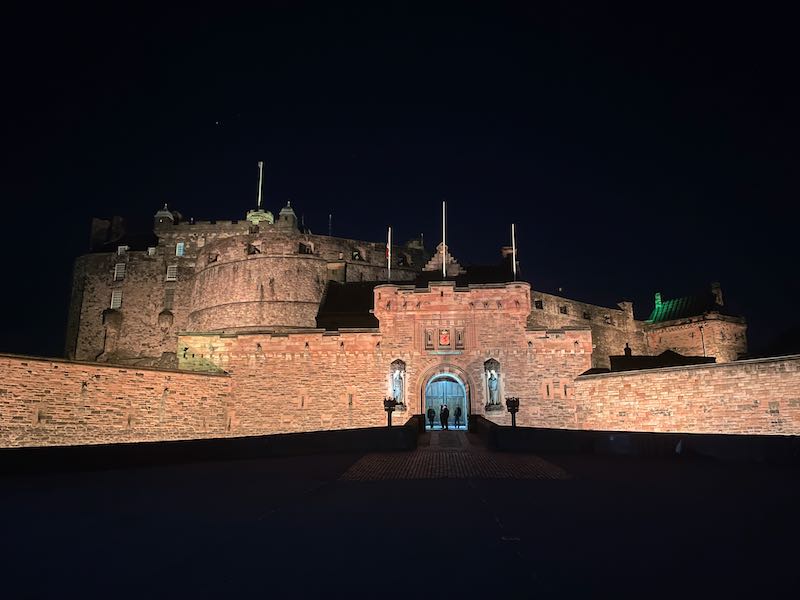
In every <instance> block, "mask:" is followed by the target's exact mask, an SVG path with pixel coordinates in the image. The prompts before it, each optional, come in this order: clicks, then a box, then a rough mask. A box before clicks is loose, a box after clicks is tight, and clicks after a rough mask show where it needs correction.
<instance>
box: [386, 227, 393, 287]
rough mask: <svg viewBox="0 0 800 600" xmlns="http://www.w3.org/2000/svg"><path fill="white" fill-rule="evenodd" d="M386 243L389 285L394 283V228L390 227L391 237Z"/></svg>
mask: <svg viewBox="0 0 800 600" xmlns="http://www.w3.org/2000/svg"><path fill="white" fill-rule="evenodd" d="M387 239H388V241H387V243H386V259H387V264H388V266H389V283H391V282H392V227H391V225H390V226H389V236H388V238H387Z"/></svg>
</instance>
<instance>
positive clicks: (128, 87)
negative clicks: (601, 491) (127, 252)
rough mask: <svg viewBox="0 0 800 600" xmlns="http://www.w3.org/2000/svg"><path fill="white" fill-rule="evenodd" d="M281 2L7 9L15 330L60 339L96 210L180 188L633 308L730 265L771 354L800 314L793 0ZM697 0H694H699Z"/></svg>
mask: <svg viewBox="0 0 800 600" xmlns="http://www.w3.org/2000/svg"><path fill="white" fill-rule="evenodd" d="M334 4H337V3H328V6H327V7H326V8H320V7H319V6H317V5H310V4H305V3H303V2H294V1H287V2H283V3H277V4H273V5H269V4H268V3H267V4H262V5H261V8H259V9H258V10H257V11H253V10H247V11H245V10H242V11H237V10H235V9H232V8H228V7H227V6H226V3H219V6H218V7H216V8H214V9H213V10H199V9H193V10H190V9H187V8H182V9H179V10H178V9H175V10H172V9H165V8H163V7H160V8H158V9H148V8H145V7H144V6H143V5H141V4H138V5H136V8H130V9H123V8H120V5H119V4H117V3H106V4H105V5H103V6H99V7H95V8H75V7H72V6H69V7H63V8H61V9H47V10H46V9H44V8H42V7H39V6H38V5H33V3H28V5H27V8H19V7H17V8H13V9H11V10H10V11H9V12H7V13H6V14H5V15H4V19H3V20H4V25H3V28H4V31H3V35H2V36H0V37H1V38H2V41H0V44H2V46H3V47H2V48H1V49H2V51H3V56H4V67H3V71H4V73H3V78H4V85H3V88H4V90H5V91H4V92H3V101H4V104H5V108H4V110H3V115H2V130H0V134H2V137H1V138H0V139H2V149H3V154H4V156H3V161H2V169H3V173H2V179H1V180H0V185H2V188H0V193H2V198H3V201H4V208H5V225H6V227H5V234H4V236H3V240H2V249H3V257H4V259H5V263H4V266H5V275H6V276H5V277H4V278H3V281H4V282H5V285H4V286H3V287H4V289H3V302H4V309H5V310H4V311H3V312H2V329H0V351H15V352H20V353H29V354H43V355H59V354H61V352H62V349H63V337H64V333H63V332H64V326H65V322H66V315H67V304H68V294H69V285H70V283H69V280H70V270H71V265H72V261H73V260H74V258H75V257H76V256H77V255H79V254H81V253H82V252H84V251H85V250H86V248H87V243H88V235H89V222H90V219H91V217H92V216H111V215H113V214H120V215H123V216H126V217H129V218H143V219H144V220H145V221H146V222H148V221H149V219H150V217H151V216H152V214H153V213H154V212H155V211H156V210H157V209H158V208H159V206H160V205H162V204H163V203H164V202H169V204H170V206H171V207H174V208H177V209H178V210H180V211H181V212H182V213H183V214H184V215H186V216H193V217H195V218H196V219H204V218H205V219H208V218H218V219H231V218H233V219H236V218H243V217H244V214H245V212H246V210H247V209H248V208H250V207H252V205H253V204H254V202H255V192H256V177H257V169H256V162H257V161H258V160H264V161H265V162H266V165H267V176H266V184H265V191H266V204H267V207H268V208H270V209H271V210H273V211H277V210H278V209H279V208H280V206H282V205H283V204H285V202H286V200H287V198H291V200H292V204H293V206H295V207H296V210H297V212H298V214H303V215H304V217H305V221H306V224H307V225H309V226H310V227H311V228H312V230H315V231H316V232H319V233H324V232H325V231H326V230H327V215H328V213H329V212H332V213H333V224H334V234H336V235H340V236H347V237H349V236H352V237H358V238H365V239H373V240H380V239H382V237H383V235H384V232H385V227H386V225H387V224H392V225H393V226H394V228H395V239H401V240H402V239H405V238H407V237H411V236H416V235H418V234H419V233H420V232H424V234H425V239H426V241H428V245H429V246H432V245H433V243H434V241H435V240H436V238H437V235H438V234H437V232H438V228H439V226H440V224H439V223H440V221H439V210H440V207H439V202H440V201H441V199H442V198H447V199H448V206H449V218H450V231H451V238H450V240H449V244H450V246H451V248H452V251H453V253H454V254H455V255H456V257H457V258H458V259H459V260H461V262H464V263H470V262H473V263H476V262H477V263H488V262H494V261H496V260H497V259H498V257H499V247H500V246H501V245H502V244H505V243H508V236H509V225H510V223H511V222H512V221H513V222H516V223H517V224H518V241H519V258H520V261H521V264H522V268H523V272H524V275H525V277H526V279H528V280H529V281H531V282H532V283H533V285H534V286H537V285H540V286H542V287H544V286H547V287H552V286H561V287H563V289H564V295H566V296H569V297H573V298H575V299H580V300H589V301H594V302H597V303H600V304H611V305H613V303H615V302H617V301H620V300H623V299H630V300H633V301H634V303H635V309H636V312H637V316H639V317H640V318H643V317H645V316H646V315H647V314H648V313H649V311H650V309H651V308H652V297H653V296H652V295H653V292H655V291H661V292H663V294H664V296H665V297H666V298H670V297H674V296H680V295H683V294H686V293H690V292H692V291H695V290H697V289H705V288H707V286H708V284H709V283H710V282H711V281H713V280H719V281H720V282H721V283H722V288H723V291H724V293H725V296H726V301H728V303H729V304H730V305H732V306H733V307H734V308H735V309H736V310H737V311H739V312H741V313H742V314H744V315H745V316H746V317H747V319H748V321H749V324H750V325H749V334H750V340H751V349H752V350H754V351H756V352H758V351H761V350H763V349H764V348H767V347H769V345H770V344H771V343H772V341H773V340H774V339H775V338H776V337H778V336H780V335H782V334H783V335H786V332H789V331H794V333H797V332H798V324H799V323H800V317H798V311H797V309H796V308H795V305H794V300H795V298H796V297H798V291H800V290H799V289H798V287H800V286H799V285H798V279H797V271H798V269H797V266H796V265H797V258H798V251H797V248H798V241H797V220H796V217H795V216H794V215H795V212H796V211H795V206H794V205H795V203H796V201H797V198H798V191H799V190H798V187H800V186H798V175H797V164H798V158H800V152H799V151H798V142H797V140H798V139H799V138H798V134H800V126H799V125H800V119H798V113H797V107H798V106H800V102H799V100H800V98H799V97H798V96H800V94H798V83H797V60H798V56H799V55H800V53H798V47H797V46H798V44H797V36H796V34H795V24H796V19H795V15H793V14H788V13H780V12H767V11H764V12H753V11H755V10H756V8H757V7H758V6H760V5H756V4H751V5H750V7H749V10H748V11H745V10H744V8H736V7H734V6H731V5H719V6H716V7H714V8H713V9H712V8H708V9H699V8H698V7H697V6H691V7H687V8H680V7H678V5H677V4H673V3H667V4H665V3H659V4H658V5H655V4H654V3H637V4H635V5H632V6H627V7H625V8H620V7H619V6H617V7H616V8H609V7H603V6H601V3H594V2H593V3H587V4H585V5H584V4H579V3H574V2H566V3H550V4H558V5H559V6H558V7H556V8H554V7H550V8H547V9H542V8H535V7H533V6H532V5H533V4H534V3H527V2H520V3H517V4H513V3H512V4H503V3H501V2H492V3H485V4H484V5H482V6H479V5H477V4H474V3H467V2H461V3H458V4H456V5H453V6H451V7H450V8H444V7H443V6H444V5H437V6H440V8H432V5H431V4H429V5H427V6H426V7H425V8H424V9H423V10H417V9H415V8H409V7H408V6H407V5H405V4H393V3H384V2H376V3H372V6H371V7H370V8H364V7H363V6H362V7H359V8H352V9H351V8H342V7H340V6H334ZM698 4H699V3H698Z"/></svg>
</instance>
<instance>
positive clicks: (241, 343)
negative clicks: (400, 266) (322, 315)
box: [178, 283, 591, 434]
mask: <svg viewBox="0 0 800 600" xmlns="http://www.w3.org/2000/svg"><path fill="white" fill-rule="evenodd" d="M374 293H375V315H376V316H377V317H378V319H379V322H380V328H379V329H374V330H360V331H358V330H354V331H347V330H345V331H339V332H324V331H321V330H316V331H308V332H294V333H287V334H284V335H276V334H269V333H246V332H242V333H238V334H212V333H202V334H187V335H182V336H181V337H180V346H181V348H187V350H186V352H181V353H179V356H178V360H179V364H180V366H181V368H185V369H195V370H200V371H208V372H221V371H224V372H227V373H229V374H230V375H231V378H232V380H233V382H234V383H233V385H234V400H233V409H232V412H233V413H234V415H235V417H234V427H235V429H236V430H237V431H241V432H242V433H243V434H254V433H263V432H264V431H265V426H267V424H269V425H268V426H269V427H271V428H272V430H273V431H282V432H284V431H308V430H313V429H328V428H341V427H362V426H372V425H381V424H383V423H385V419H386V415H385V413H384V411H383V398H384V397H385V396H387V395H389V393H390V385H391V384H390V372H391V369H392V367H391V365H392V363H393V362H394V361H397V360H401V361H403V363H404V365H405V369H406V370H405V394H404V396H405V398H404V401H405V404H406V405H407V411H406V415H405V416H408V415H409V414H418V413H420V412H421V411H422V407H423V403H424V397H423V394H424V389H425V385H426V384H427V382H428V380H429V379H430V378H431V377H432V376H434V375H436V374H439V373H445V372H447V373H452V374H454V375H456V376H457V377H458V378H459V379H460V380H461V381H463V382H464V384H465V385H466V387H467V391H468V400H469V412H470V413H472V414H480V415H483V416H485V417H487V418H489V419H491V420H494V421H497V422H500V423H505V422H507V421H508V419H509V416H508V413H507V412H506V411H505V410H504V409H501V410H499V411H487V409H486V404H487V400H488V390H487V384H486V379H485V368H484V363H485V362H486V361H487V360H490V359H493V360H495V361H497V363H498V364H499V369H498V372H499V379H500V387H499V398H500V400H501V402H502V399H503V398H504V397H505V396H518V397H520V399H521V402H522V407H523V408H522V411H521V412H520V415H519V419H520V422H531V423H533V422H539V423H546V424H548V426H553V427H555V426H562V424H563V423H564V422H565V421H570V422H572V421H574V410H573V409H572V408H571V405H572V402H573V396H574V386H573V381H574V379H575V377H577V376H578V375H579V374H580V373H582V372H583V371H585V370H586V369H588V368H589V367H590V366H591V332H590V331H589V329H588V328H584V329H550V330H548V329H537V330H528V329H527V328H526V319H527V315H528V311H529V308H528V307H529V300H530V286H529V285H528V284H526V283H514V284H504V285H483V286H470V287H468V288H456V287H454V285H453V284H452V283H446V284H432V285H431V286H430V288H429V289H415V288H413V287H410V286H409V287H404V286H396V285H381V286H378V287H376V288H375V292H374ZM444 330H447V332H448V335H449V338H450V339H449V342H450V343H449V345H448V346H447V347H444V346H442V345H441V344H440V343H439V342H440V341H441V340H440V333H441V332H442V331H444ZM459 332H461V334H460V335H461V337H460V338H457V335H458V334H459ZM429 334H430V338H429ZM458 340H460V341H461V342H462V343H461V344H459V342H458ZM429 341H431V342H432V344H430V345H429V344H428V342H429ZM458 346H461V347H458ZM543 400H547V409H545V410H542V409H541V407H540V405H541V402H540V401H543ZM535 406H536V407H537V408H534V407H535ZM402 418H403V414H402V413H401V414H399V415H398V419H402Z"/></svg>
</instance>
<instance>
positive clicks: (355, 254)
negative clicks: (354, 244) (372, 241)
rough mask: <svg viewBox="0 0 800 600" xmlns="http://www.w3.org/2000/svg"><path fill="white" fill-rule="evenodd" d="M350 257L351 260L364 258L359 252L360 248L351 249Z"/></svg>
mask: <svg viewBox="0 0 800 600" xmlns="http://www.w3.org/2000/svg"><path fill="white" fill-rule="evenodd" d="M352 257H353V260H364V255H363V254H362V253H361V250H353V252H352Z"/></svg>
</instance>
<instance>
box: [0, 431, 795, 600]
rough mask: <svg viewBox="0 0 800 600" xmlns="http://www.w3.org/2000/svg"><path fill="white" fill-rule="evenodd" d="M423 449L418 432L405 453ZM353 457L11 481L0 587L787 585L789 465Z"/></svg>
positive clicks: (135, 593) (368, 591) (723, 588)
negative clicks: (535, 471) (510, 464)
mask: <svg viewBox="0 0 800 600" xmlns="http://www.w3.org/2000/svg"><path fill="white" fill-rule="evenodd" d="M460 435H461V436H464V437H463V438H462V439H465V440H467V441H468V444H469V445H473V446H477V444H476V443H475V441H474V439H473V438H472V437H471V436H469V435H466V434H463V433H462V434H460ZM440 446H441V447H442V448H443V451H444V452H451V453H457V452H459V451H461V450H459V447H460V446H459V444H455V443H453V442H450V441H447V442H446V443H444V444H440ZM435 447H436V444H431V443H430V440H427V443H425V442H424V441H421V444H420V449H419V450H417V451H415V452H416V453H423V454H424V453H426V452H428V453H430V452H436V448H435ZM466 451H475V452H478V453H480V452H487V451H486V450H485V449H480V448H470V447H469V446H468V447H467V448H466ZM409 454H410V453H409ZM489 454H494V453H489ZM400 455H401V456H402V453H401V454H400ZM519 456H521V457H522V460H523V461H524V460H526V456H525V455H519ZM364 459H368V460H369V459H370V456H369V455H367V456H365V455H364V454H361V453H352V454H340V455H327V456H325V455H321V456H298V457H283V458H265V459H255V460H236V461H220V462H205V463H197V464H182V465H172V466H150V467H141V468H130V469H125V470H113V469H111V470H101V471H94V472H77V473H59V474H39V475H16V476H9V477H6V478H3V479H2V480H0V528H2V532H3V544H2V556H1V557H0V564H2V571H3V573H4V575H3V588H4V593H3V596H4V597H9V598H62V597H82V598H101V597H102V598H142V597H148V598H154V597H156V598H161V597H170V596H173V597H174V596H180V597H214V598H218V597H232V596H243V595H253V596H259V597H285V596H293V597H297V596H310V597H321V596H325V597H341V596H345V595H347V596H349V597H365V598H367V597H368V598H376V597H383V598H387V597H388V598H400V597H403V598H409V597H422V598H428V597H439V598H444V597H447V598H450V597H476V598H495V597H503V595H505V596H506V597H511V598H519V597H577V596H581V597H590V596H595V595H598V594H602V595H610V594H613V595H615V596H633V595H636V596H640V597H641V596H662V595H663V596H666V595H670V596H672V597H681V598H685V597H695V596H698V595H700V594H709V595H712V596H713V597H717V596H719V595H722V594H732V595H735V596H741V595H745V594H748V593H757V594H758V595H759V596H761V597H768V596H769V595H770V594H773V593H775V592H778V591H780V590H783V589H787V590H790V589H792V588H794V589H795V590H796V589H797V588H796V586H797V584H798V582H799V580H798V575H797V573H796V570H795V564H794V563H795V559H796V556H797V540H798V539H800V535H799V534H800V523H799V522H798V519H797V517H796V515H797V506H798V505H800V503H799V502H798V501H799V500H800V485H799V484H798V481H799V479H798V470H797V469H796V468H789V467H777V466H764V465H757V464H744V465H743V464H739V463H720V462H713V461H706V460H694V461H674V460H668V459H643V458H631V457H598V456H580V455H571V456H566V455H548V456H543V457H533V456H528V457H527V459H528V460H531V461H534V460H535V461H542V462H543V463H545V464H547V465H551V466H552V467H553V468H555V469H557V470H558V471H560V472H563V473H565V474H566V476H565V477H557V478H533V477H528V478H511V477H488V476H485V475H486V474H485V473H483V474H478V475H479V476H475V475H471V474H469V473H466V474H462V475H463V476H459V477H449V476H447V474H443V475H442V476H441V477H431V478H406V479H387V478H378V479H369V478H361V479H355V480H354V479H348V478H347V477H345V475H346V474H347V473H348V472H352V471H351V469H352V468H353V466H354V465H357V464H358V463H359V462H360V461H363V460H364ZM462 460H463V457H462ZM412 475H413V474H412Z"/></svg>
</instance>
